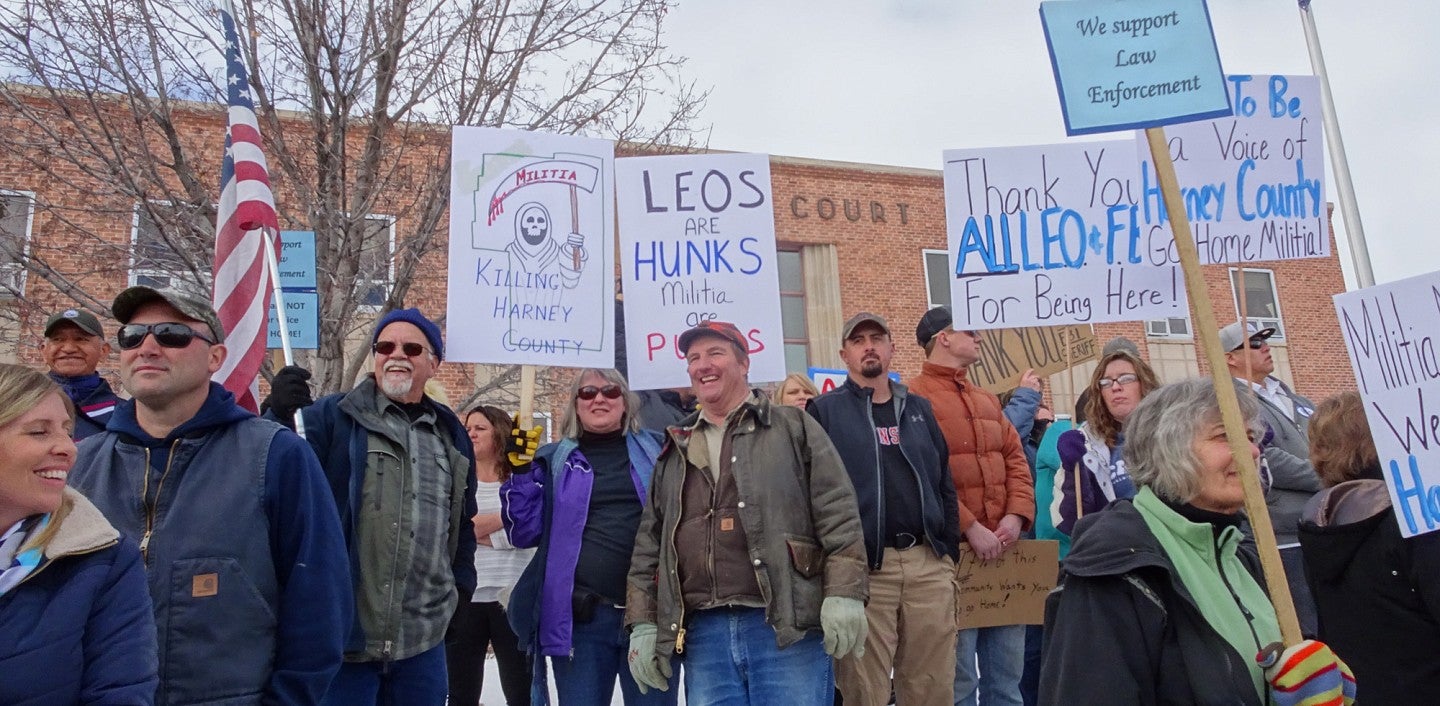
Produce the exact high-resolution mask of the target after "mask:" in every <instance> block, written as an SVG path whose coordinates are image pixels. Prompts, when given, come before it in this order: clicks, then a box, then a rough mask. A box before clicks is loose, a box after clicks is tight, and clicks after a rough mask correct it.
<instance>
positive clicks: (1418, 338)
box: [1335, 273, 1440, 537]
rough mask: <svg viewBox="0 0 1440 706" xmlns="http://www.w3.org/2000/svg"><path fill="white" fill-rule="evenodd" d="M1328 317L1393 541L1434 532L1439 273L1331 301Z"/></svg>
mask: <svg viewBox="0 0 1440 706" xmlns="http://www.w3.org/2000/svg"><path fill="white" fill-rule="evenodd" d="M1335 313H1336V315H1337V317H1338V318H1339V320H1340V332H1341V334H1342V335H1343V336H1344V337H1345V348H1346V350H1347V351H1348V352H1349V353H1350V365H1351V366H1352V367H1353V368H1354V370H1355V380H1356V382H1358V383H1359V386H1360V396H1361V397H1362V398H1364V400H1365V416H1366V419H1367V420H1368V421H1369V422H1370V436H1371V438H1373V439H1374V440H1375V450H1376V451H1377V452H1378V453H1379V456H1380V471H1381V473H1382V474H1383V475H1384V476H1385V484H1386V485H1388V486H1389V487H1390V501H1391V503H1392V504H1393V505H1394V507H1395V519H1396V520H1397V521H1398V522H1399V524H1400V533H1401V534H1402V535H1404V536H1406V537H1413V536H1415V535H1417V534H1425V533H1426V532H1433V531H1435V530H1436V529H1440V356H1437V353H1436V342H1435V337H1436V332H1440V273H1431V274H1428V275H1421V276H1419V277H1412V278H1410V279H1405V280H1401V281H1399V282H1392V283H1390V284H1383V285H1379V286H1376V287H1370V288H1368V289H1361V290H1357V291H1354V292H1345V293H1343V294H1336V295H1335ZM1426 395H1429V396H1430V399H1428V400H1427V399H1425V396H1426Z"/></svg>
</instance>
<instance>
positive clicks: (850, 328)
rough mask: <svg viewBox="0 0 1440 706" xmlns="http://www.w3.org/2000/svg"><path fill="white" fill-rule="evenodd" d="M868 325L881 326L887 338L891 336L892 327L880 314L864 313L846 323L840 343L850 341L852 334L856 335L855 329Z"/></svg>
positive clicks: (841, 331)
mask: <svg viewBox="0 0 1440 706" xmlns="http://www.w3.org/2000/svg"><path fill="white" fill-rule="evenodd" d="M867 323H869V324H875V325H876V326H879V327H880V330H881V331H884V332H885V335H886V336H889V335H890V325H889V324H887V323H885V318H884V317H882V316H880V315H879V314H872V313H870V312H868V311H862V312H860V313H858V314H856V315H854V316H852V317H850V318H849V320H847V321H846V322H845V326H843V327H842V328H841V329H840V342H841V343H844V342H845V341H846V340H848V339H849V338H850V334H852V333H855V329H857V328H859V327H860V324H867Z"/></svg>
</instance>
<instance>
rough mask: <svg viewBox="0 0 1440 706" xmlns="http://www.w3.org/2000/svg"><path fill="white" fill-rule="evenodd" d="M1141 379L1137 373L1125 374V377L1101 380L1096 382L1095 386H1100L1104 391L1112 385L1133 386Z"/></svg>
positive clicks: (1118, 376) (1119, 376)
mask: <svg viewBox="0 0 1440 706" xmlns="http://www.w3.org/2000/svg"><path fill="white" fill-rule="evenodd" d="M1139 379H1140V376H1139V375H1136V374H1135V373H1125V374H1123V375H1117V376H1115V377H1113V378H1100V379H1099V380H1096V381H1095V384H1097V385H1099V386H1100V389H1102V390H1103V389H1105V388H1107V387H1110V386H1111V385H1132V384H1134V383H1135V381H1136V380H1139Z"/></svg>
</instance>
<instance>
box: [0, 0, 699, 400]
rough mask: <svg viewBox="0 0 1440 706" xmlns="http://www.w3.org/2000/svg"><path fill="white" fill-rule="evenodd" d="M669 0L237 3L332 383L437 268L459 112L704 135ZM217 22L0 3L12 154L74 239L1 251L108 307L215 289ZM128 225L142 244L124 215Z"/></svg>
mask: <svg viewBox="0 0 1440 706" xmlns="http://www.w3.org/2000/svg"><path fill="white" fill-rule="evenodd" d="M670 4H671V0H495V1H491V2H482V1H479V0H458V1H457V0H366V1H365V2H357V1H356V0H329V1H327V2H319V1H318V0H239V5H238V7H237V13H238V17H237V22H238V24H239V25H240V26H241V27H242V28H248V31H243V36H242V43H244V44H247V45H248V46H247V47H246V51H245V54H246V57H247V60H248V63H249V67H248V68H249V73H250V83H251V89H252V91H253V93H254V96H255V104H256V112H257V114H258V115H259V117H260V124H261V132H262V135H263V138H264V142H265V150H266V155H267V157H268V159H269V163H270V173H271V179H272V182H273V184H274V187H275V191H276V199H277V206H278V208H279V211H280V217H281V227H282V228H284V229H293V230H312V231H314V232H315V234H316V251H317V261H318V262H317V265H318V271H319V274H320V277H321V281H320V282H319V299H320V346H321V347H320V349H319V351H317V353H316V355H315V356H314V357H313V358H312V359H311V360H310V361H309V365H310V366H311V367H312V369H313V370H314V372H315V373H316V380H317V382H318V383H319V385H320V387H321V389H323V390H327V391H332V390H338V389H341V388H344V387H347V386H348V383H349V381H351V380H353V379H354V377H355V376H356V374H357V373H358V371H359V369H360V366H361V365H362V364H363V361H364V353H363V352H352V353H349V354H348V358H347V353H346V339H347V337H351V336H352V335H354V334H355V333H356V331H357V329H358V327H362V326H365V325H367V324H368V322H369V320H370V318H369V315H373V313H374V312H375V311H377V310H378V311H384V310H387V309H390V308H395V307H400V306H403V305H405V302H406V301H407V296H408V295H410V294H411V291H412V289H413V288H414V286H415V284H416V283H417V282H419V281H423V280H425V279H426V278H437V280H438V278H443V277H444V269H445V268H444V267H443V266H441V264H440V263H441V262H443V260H440V259H438V257H436V256H435V255H437V252H436V251H437V250H440V249H441V248H442V247H443V244H444V242H445V238H444V234H445V232H446V230H447V226H448V224H447V223H446V222H445V221H444V220H442V219H443V217H444V215H445V214H446V212H447V209H448V204H449V171H450V144H449V143H450V130H449V126H451V125H484V126H499V127H514V128H522V129H528V130H540V131H547V132H555V133H565V134H570V133H584V134H588V135H594V136H601V137H607V138H612V139H616V140H621V141H625V142H627V143H630V144H631V145H632V146H634V147H635V148H637V149H644V148H646V147H654V146H668V147H672V148H673V147H676V146H679V147H688V146H690V145H692V143H693V142H694V141H695V140H696V138H697V135H699V134H700V133H698V132H697V130H696V129H695V123H696V121H697V119H698V113H699V111H700V109H701V107H702V106H703V103H704V99H705V95H706V94H705V92H704V91H702V90H698V89H696V87H695V86H694V84H692V83H687V82H685V81H684V80H683V79H682V77H681V76H680V69H681V67H682V65H683V59H682V58H679V57H677V56H675V55H673V54H671V53H670V52H669V51H668V50H667V49H666V47H665V46H664V45H663V44H662V42H661V27H662V25H663V22H664V19H665V15H666V12H667V10H668V9H669V6H670ZM218 28H219V16H218V13H217V12H216V11H215V7H214V6H213V5H212V4H211V3H210V1H209V0H8V1H7V2H4V3H0V71H3V72H4V76H5V79H6V81H5V82H3V83H0V153H5V154H8V155H9V156H8V157H6V156H0V163H3V161H4V160H5V159H12V160H22V161H23V166H24V168H25V169H27V170H31V171H30V174H31V175H32V176H33V178H34V181H36V182H37V183H42V184H43V185H44V187H45V188H44V190H43V195H41V190H40V189H37V190H36V191H37V199H36V203H35V208H36V209H37V210H40V211H44V212H46V214H47V216H49V218H48V219H47V223H48V224H49V228H50V229H51V230H54V231H55V232H56V234H60V233H63V234H65V235H66V236H67V237H63V238H61V237H55V238H49V237H44V236H45V235H46V234H44V233H42V234H40V236H41V237H36V238H34V239H33V243H32V246H31V247H30V248H29V250H28V252H14V251H15V250H16V248H13V247H10V246H8V245H7V246H6V248H7V250H9V251H11V252H8V253H7V254H9V255H11V256H12V257H13V258H15V259H19V260H21V261H22V262H23V263H24V265H25V267H26V269H27V270H28V271H29V272H30V273H31V276H32V278H33V277H39V278H41V279H43V280H44V281H45V282H48V283H49V284H50V285H52V286H53V287H54V288H55V289H56V290H58V291H59V292H60V293H61V294H62V295H63V296H64V297H66V298H68V299H69V300H73V302H74V304H68V302H67V305H79V306H85V307H87V308H90V309H92V310H95V311H96V312H97V313H101V312H103V311H104V304H103V302H102V301H100V300H99V299H97V297H95V296H93V295H92V294H90V293H92V292H95V291H96V289H101V288H103V287H99V286H97V285H101V284H102V283H113V282H115V281H117V280H119V279H120V278H122V277H124V276H127V275H130V274H132V273H140V274H139V276H140V277H142V279H143V278H146V277H148V278H153V279H158V280H159V283H161V284H165V283H169V284H172V285H186V286H192V287H197V288H204V289H207V290H208V288H209V281H210V279H209V278H210V271H211V261H212V255H213V242H214V221H215V201H216V199H217V189H218V186H219V184H218V181H219V166H220V165H219V161H220V160H219V158H220V152H221V150H220V145H221V143H222V135H223V121H224V113H223V110H221V106H223V103H224V97H225V90H224V88H225V84H224V82H225V80H226V76H225V72H224V64H223V58H222V57H223V46H222V42H221V39H220V32H219V29H218ZM132 214H134V215H133V216H132ZM376 214H383V216H384V217H383V218H377V217H376ZM97 216H103V217H100V218H97ZM132 218H133V219H134V221H135V223H136V224H137V227H138V228H139V229H140V232H142V233H144V234H146V237H145V238H144V239H143V242H140V243H138V244H137V245H136V246H134V247H132V244H131V242H130V238H129V229H128V228H126V229H120V228H117V227H116V225H115V224H116V223H124V224H129V223H130V222H131V219H132ZM397 223H398V224H399V228H397V229H396V231H395V232H394V234H395V238H394V247H393V252H392V249H391V234H392V231H391V224H397ZM121 230H123V231H124V234H123V235H122V234H121V232H120V231H121ZM0 244H3V243H0ZM439 255H443V253H440V254H439ZM146 281H148V280H146ZM4 286H5V285H4V283H3V282H0V288H3V287H4ZM442 287H443V285H442ZM11 290H12V293H14V294H17V295H18V294H19V292H15V291H14V288H13V287H12V288H11ZM432 304H438V303H433V302H432ZM367 312H368V314H367ZM497 379H499V378H497Z"/></svg>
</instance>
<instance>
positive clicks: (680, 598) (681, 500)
mask: <svg viewBox="0 0 1440 706" xmlns="http://www.w3.org/2000/svg"><path fill="white" fill-rule="evenodd" d="M687 463H688V462H687ZM680 480H681V483H680V487H679V489H678V490H677V492H676V495H678V496H679V497H677V498H676V500H677V501H678V502H677V503H676V504H675V506H676V507H677V508H679V513H680V514H684V512H685V484H684V480H685V479H684V478H683V477H682V478H681V479H680ZM679 528H680V520H679V519H678V516H677V519H676V520H675V524H674V525H672V526H671V527H670V556H672V557H675V561H676V567H677V568H678V567H679V561H680V552H679V550H678V549H677V548H676V546H675V534H676V530H678V529H679ZM655 570H656V571H657V572H659V571H664V567H662V566H661V565H660V564H659V563H658V562H657V563H656V568H655ZM679 580H680V576H679V573H678V572H677V573H676V575H675V577H674V578H672V579H670V585H671V586H672V587H674V588H673V590H674V591H675V592H676V593H679V594H680V595H677V596H675V599H676V600H675V605H676V606H679V608H680V617H679V618H678V619H677V620H676V621H675V626H676V632H675V654H677V655H678V654H684V652H685V595H684V593H682V592H681V591H680V588H679V583H678V582H679ZM656 590H657V591H658V590H659V579H658V577H657V579H656ZM657 603H658V594H657ZM656 617H659V616H658V615H657V616H656ZM572 649H573V648H572Z"/></svg>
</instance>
